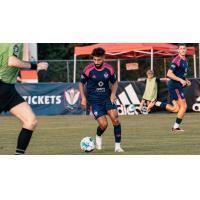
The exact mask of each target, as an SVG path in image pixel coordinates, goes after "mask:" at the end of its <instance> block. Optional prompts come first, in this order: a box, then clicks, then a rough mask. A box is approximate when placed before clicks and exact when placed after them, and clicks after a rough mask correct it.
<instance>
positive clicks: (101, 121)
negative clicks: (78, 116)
mask: <svg viewBox="0 0 200 200" xmlns="http://www.w3.org/2000/svg"><path fill="white" fill-rule="evenodd" d="M91 109H92V113H93V115H94V117H95V119H96V120H97V123H98V127H97V130H96V149H98V150H101V149H102V139H103V133H104V132H105V130H106V128H107V126H108V121H107V118H106V112H105V105H104V104H97V103H96V104H95V103H94V104H93V105H91Z"/></svg>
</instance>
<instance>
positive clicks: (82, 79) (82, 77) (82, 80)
mask: <svg viewBox="0 0 200 200" xmlns="http://www.w3.org/2000/svg"><path fill="white" fill-rule="evenodd" d="M87 81H88V77H87V76H86V74H85V73H84V72H83V73H82V74H81V80H80V82H81V83H83V84H86V82H87Z"/></svg>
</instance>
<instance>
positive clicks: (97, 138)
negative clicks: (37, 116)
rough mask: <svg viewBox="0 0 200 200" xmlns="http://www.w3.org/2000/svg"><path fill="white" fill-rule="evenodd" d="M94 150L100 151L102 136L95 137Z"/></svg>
mask: <svg viewBox="0 0 200 200" xmlns="http://www.w3.org/2000/svg"><path fill="white" fill-rule="evenodd" d="M96 149H97V150H101V149H102V136H98V135H96Z"/></svg>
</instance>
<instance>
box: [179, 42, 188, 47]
mask: <svg viewBox="0 0 200 200" xmlns="http://www.w3.org/2000/svg"><path fill="white" fill-rule="evenodd" d="M180 46H185V47H187V46H186V44H185V43H179V44H178V47H180Z"/></svg>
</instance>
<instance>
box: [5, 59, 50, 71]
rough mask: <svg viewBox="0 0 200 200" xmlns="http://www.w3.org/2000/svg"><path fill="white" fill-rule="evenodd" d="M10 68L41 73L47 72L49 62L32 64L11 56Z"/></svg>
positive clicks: (9, 60)
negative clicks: (41, 71)
mask: <svg viewBox="0 0 200 200" xmlns="http://www.w3.org/2000/svg"><path fill="white" fill-rule="evenodd" d="M8 67H15V68H21V69H34V70H37V71H40V70H47V69H48V63H47V62H40V63H30V62H26V61H22V60H20V59H19V58H17V57H16V56H10V57H9V59H8Z"/></svg>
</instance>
